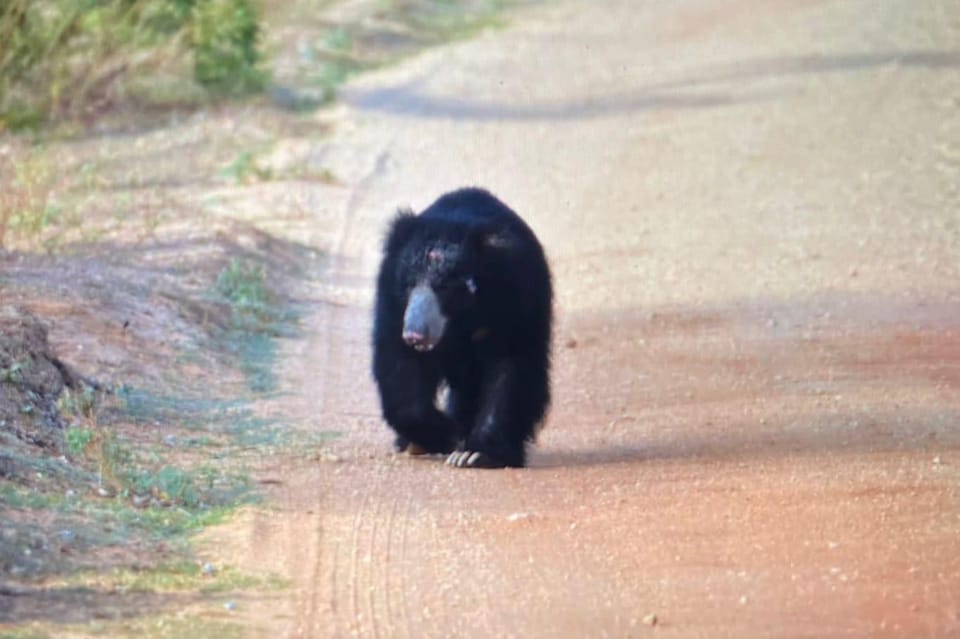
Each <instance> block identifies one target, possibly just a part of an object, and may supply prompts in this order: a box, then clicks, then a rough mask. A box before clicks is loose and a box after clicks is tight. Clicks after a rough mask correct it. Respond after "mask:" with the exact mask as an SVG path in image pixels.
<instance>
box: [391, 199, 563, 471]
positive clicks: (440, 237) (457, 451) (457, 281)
mask: <svg viewBox="0 0 960 639" xmlns="http://www.w3.org/2000/svg"><path fill="white" fill-rule="evenodd" d="M552 307H553V292H552V286H551V281H550V270H549V267H548V266H547V260H546V258H545V257H544V253H543V248H542V247H541V246H540V242H538V241H537V238H536V236H535V235H534V234H533V231H531V230H530V228H529V227H528V226H527V225H526V224H525V223H524V221H523V220H522V219H520V217H519V216H518V215H517V214H516V213H514V212H513V211H512V210H510V209H509V208H508V207H507V206H506V205H505V204H503V203H502V202H501V201H500V200H498V199H497V198H495V197H494V196H493V195H491V194H490V193H488V192H487V191H484V190H482V189H477V188H467V189H460V190H458V191H454V192H452V193H448V194H446V195H444V196H442V197H440V199H438V200H437V201H436V202H434V203H433V204H432V205H430V206H429V207H428V208H427V209H426V210H424V211H423V212H422V213H420V214H419V215H414V214H413V213H412V212H411V211H401V212H400V213H399V214H398V215H397V217H396V218H395V219H394V220H393V223H392V224H391V226H390V228H389V231H388V233H387V237H386V241H385V242H384V246H383V261H382V262H381V264H380V273H379V276H378V278H377V297H376V306H375V316H374V326H373V375H374V378H375V379H376V382H377V386H378V387H379V390H380V403H381V408H382V410H383V417H384V419H385V420H386V422H387V423H388V424H389V425H390V427H391V428H392V429H393V430H394V431H395V432H396V435H397V437H396V448H397V450H398V451H403V450H406V449H408V448H409V449H410V452H421V453H451V454H450V455H449V456H448V457H447V463H448V464H450V465H453V466H459V467H477V468H501V467H504V466H523V465H524V463H525V461H526V450H525V444H526V442H527V441H529V440H531V439H532V438H533V436H534V434H535V430H536V427H537V425H538V424H539V423H540V421H541V420H542V419H543V417H544V415H545V413H546V410H547V406H548V404H549V403H550V331H551V322H552ZM443 385H445V386H446V390H447V392H446V401H445V402H444V407H443V410H442V411H441V410H439V409H438V408H437V398H438V394H439V391H440V389H441V387H442V386H443Z"/></svg>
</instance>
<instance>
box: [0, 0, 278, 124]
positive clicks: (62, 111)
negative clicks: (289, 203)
mask: <svg viewBox="0 0 960 639" xmlns="http://www.w3.org/2000/svg"><path fill="white" fill-rule="evenodd" d="M260 36H261V25H260V18H259V14H258V11H257V4H256V3H255V2H254V0H138V1H131V0H97V1H94V2H90V1H88V2H75V1H73V0H8V1H7V2H6V3H4V4H0V130H3V129H4V128H7V129H13V130H17V129H23V128H32V127H36V126H38V125H39V124H41V123H42V122H44V121H45V120H47V119H49V118H51V117H57V116H68V117H75V116H79V115H82V114H84V113H87V112H89V111H90V110H91V109H96V108H98V105H102V104H103V103H106V102H109V101H111V100H114V99H116V98H117V97H118V96H119V95H122V94H123V93H124V91H123V89H127V91H128V92H135V91H136V88H137V87H138V86H148V85H150V84H151V82H149V81H147V80H148V79H150V78H153V79H160V80H163V79H169V78H176V80H177V81H176V82H175V83H173V84H174V85H193V86H196V87H200V88H202V89H203V91H205V92H206V93H207V94H209V95H211V96H224V95H226V96H235V95H242V94H246V93H251V92H256V91H259V90H261V89H262V88H263V87H264V85H265V83H266V80H267V74H266V71H265V70H264V68H263V56H262V53H261V50H260ZM131 78H136V79H137V80H139V82H130V79H131ZM152 84H154V86H156V84H157V82H153V83H152ZM131 90H132V91H131ZM181 93H185V92H181ZM149 96H150V94H149V93H147V94H146V97H149ZM140 97H141V98H142V97H144V96H143V95H141V96H140Z"/></svg>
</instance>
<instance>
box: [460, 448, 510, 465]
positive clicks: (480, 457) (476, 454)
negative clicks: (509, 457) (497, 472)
mask: <svg viewBox="0 0 960 639" xmlns="http://www.w3.org/2000/svg"><path fill="white" fill-rule="evenodd" d="M446 464H447V466H455V467H457V468H503V467H504V466H506V464H504V463H503V462H499V461H497V460H496V459H494V458H493V457H491V456H490V455H487V454H486V453H481V452H480V451H476V450H458V451H455V452H452V453H450V455H449V456H448V457H447V461H446Z"/></svg>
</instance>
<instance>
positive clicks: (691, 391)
mask: <svg viewBox="0 0 960 639" xmlns="http://www.w3.org/2000/svg"><path fill="white" fill-rule="evenodd" d="M344 97H345V101H346V104H347V106H346V108H345V109H344V110H343V112H342V113H341V114H340V116H339V118H340V119H339V122H338V131H339V132H338V133H337V134H336V135H335V136H334V137H333V138H332V139H331V140H330V142H329V143H328V144H326V145H325V146H323V147H322V148H318V149H316V150H315V156H316V157H318V158H321V160H322V161H323V162H325V163H327V164H328V165H329V166H331V167H333V169H334V172H335V173H336V174H337V175H339V176H342V177H343V178H344V179H345V181H346V183H347V184H348V187H347V188H344V189H342V190H341V191H340V196H339V199H338V198H337V197H332V198H331V197H327V196H321V195H317V196H315V197H314V196H313V195H311V194H310V193H307V194H306V196H307V197H308V198H311V200H310V201H311V202H312V204H313V207H312V208H313V209H314V210H315V211H316V222H315V227H314V231H313V232H314V233H315V234H316V237H317V238H319V241H321V242H323V243H325V244H326V245H327V247H328V248H329V249H330V252H331V257H330V261H329V268H328V276H329V277H328V278H327V279H326V280H325V283H324V285H322V286H321V287H319V288H318V290H316V291H313V292H312V294H313V295H315V297H316V299H317V300H319V302H318V304H317V305H316V312H315V313H314V314H313V315H312V316H311V317H310V318H309V320H308V328H309V334H310V337H309V339H308V340H307V342H306V343H304V344H302V345H301V347H300V349H299V350H297V351H296V352H291V353H289V355H290V357H289V358H288V364H287V371H286V379H287V384H288V386H289V388H290V389H291V390H292V393H291V395H290V396H287V397H284V398H282V399H280V400H278V401H277V403H276V404H275V405H274V406H272V407H271V409H272V410H277V411H279V412H282V413H284V414H286V415H288V416H291V417H292V418H296V419H301V420H304V421H305V422H306V423H308V424H310V425H311V426H312V427H315V428H317V429H322V430H335V431H340V432H342V436H341V437H340V438H339V439H337V440H336V441H335V442H333V443H332V445H331V451H332V454H333V455H335V456H336V457H335V458H331V459H328V460H326V461H323V460H321V461H318V462H314V463H310V464H304V463H293V462H289V461H287V460H276V463H275V465H274V467H272V468H271V469H268V470H269V472H271V473H273V476H274V477H277V478H279V479H280V480H281V481H282V484H281V485H280V487H279V488H278V490H277V493H276V495H275V497H276V499H275V502H274V506H273V507H272V508H269V509H265V510H264V511H262V512H258V513H253V514H250V515H249V516H248V517H246V518H245V519H243V520H242V521H241V522H239V523H238V524H236V525H235V526H232V527H231V528H230V529H228V530H224V531H219V532H218V533H217V537H216V538H215V539H214V543H212V544H211V552H214V551H216V552H221V553H225V554H227V555H229V557H230V558H231V561H232V562H233V563H236V562H237V561H240V562H241V563H246V564H247V565H248V566H253V567H261V568H264V569H269V570H273V571H277V572H281V573H283V574H286V575H288V576H289V577H290V579H291V580H292V583H293V587H292V588H291V590H290V591H289V592H285V593H281V594H279V595H277V598H276V599H273V600H269V601H259V602H249V604H248V605H245V606H241V610H240V612H239V613H238V614H241V615H246V622H247V623H248V624H249V627H250V629H251V633H252V634H258V633H262V634H264V635H270V636H290V637H345V636H360V637H454V636H458V637H459V636H484V637H509V636H516V637H532V636H543V637H558V636H562V637H605V636H609V637H628V636H635V637H641V636H646V635H651V636H653V635H658V636H664V637H673V636H676V637H700V636H702V637H761V636H763V637H769V636H778V637H837V636H852V637H857V636H862V637H867V636H870V637H883V636H891V637H894V636H896V637H947V636H960V186H958V185H960V13H958V12H957V6H956V3H955V2H951V1H950V0H943V1H939V2H938V1H934V0H921V1H917V2H876V1H875V0H844V1H842V2H841V1H833V2H830V1H816V0H808V1H804V2H796V1H786V0H784V1H780V2H766V1H763V2H761V1H760V0H734V1H730V2H714V1H706V0H681V1H679V2H635V1H633V0H620V1H614V0H611V1H603V2H599V1H598V2H579V3H578V2H573V3H566V4H561V5H559V6H553V7H549V8H546V9H537V10H534V11H531V12H529V13H528V14H524V15H522V16H521V17H520V18H518V19H517V20H516V21H515V23H514V24H513V26H512V27H511V28H509V29H506V30H504V31H500V32H495V33H492V34H488V35H485V36H483V37H480V38H478V39H476V40H474V41H472V42H468V43H465V44H461V45H457V46H453V47H450V48H446V49H443V50H436V51H433V52H431V53H428V54H427V55H424V56H421V57H419V58H417V59H416V60H414V61H412V62H411V63H409V64H405V65H403V66H402V67H399V68H395V69H392V70H389V71H386V72H383V73H380V74H376V75H372V76H367V77H365V78H364V79H362V80H361V81H360V82H358V83H355V84H353V85H351V86H350V88H349V89H348V90H347V91H346V94H345V96H344ZM463 184H481V185H485V186H488V187H489V188H491V189H492V190H494V191H495V192H496V193H497V194H499V195H500V196H501V197H502V198H503V199H504V200H505V201H507V202H508V203H510V204H511V205H512V206H514V207H515V208H516V209H517V210H518V211H520V212H521V213H522V214H523V215H525V216H526V217H527V218H528V219H529V221H530V223H531V225H532V226H533V227H534V229H535V230H536V231H537V232H538V233H539V235H540V237H541V239H542V240H543V242H544V244H545V246H546V247H547V249H548V253H549V257H550V259H551V263H552V267H553V269H554V275H555V279H556V289H557V294H558V303H557V316H558V327H557V332H556V339H555V371H556V374H555V385H554V387H555V397H556V402H555V404H554V408H553V411H552V413H551V415H550V418H549V421H548V423H547V426H546V428H545V429H544V431H543V432H542V435H541V438H540V442H539V445H538V447H537V448H536V450H535V452H534V454H533V455H532V462H531V468H529V469H524V470H507V471H495V472H484V471H463V470H453V469H450V468H447V467H445V466H443V465H442V464H440V463H439V462H438V461H436V460H415V459H410V458H408V457H405V456H396V455H392V454H390V452H389V443H390V437H389V436H388V433H387V431H386V429H385V428H384V426H383V425H382V424H381V422H380V421H379V418H378V414H377V409H376V399H375V395H374V389H373V386H372V383H371V381H370V377H369V373H368V360H369V353H368V345H367V341H368V338H367V334H368V330H369V304H370V299H371V296H372V289H371V284H372V275H373V272H374V270H375V268H376V263H377V258H378V256H377V251H378V245H379V237H380V234H381V232H382V228H383V223H384V221H385V220H386V219H387V217H388V216H389V215H390V213H391V208H392V207H394V206H396V205H401V204H410V205H412V206H414V207H422V206H424V205H426V204H427V203H429V202H430V201H431V200H432V199H433V198H434V197H435V196H436V195H438V194H439V193H441V192H443V191H444V190H447V189H449V188H452V187H455V186H459V185H463ZM305 188H307V187H305ZM328 191H329V189H328ZM648 614H655V615H656V617H657V625H656V626H655V627H650V626H648V625H646V624H645V623H644V617H645V616H646V615H648ZM648 621H649V619H648Z"/></svg>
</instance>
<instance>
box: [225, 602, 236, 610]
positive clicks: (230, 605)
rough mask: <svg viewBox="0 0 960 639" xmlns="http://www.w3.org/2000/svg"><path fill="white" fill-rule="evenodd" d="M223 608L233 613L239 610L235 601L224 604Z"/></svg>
mask: <svg viewBox="0 0 960 639" xmlns="http://www.w3.org/2000/svg"><path fill="white" fill-rule="evenodd" d="M223 607H224V608H226V609H227V610H229V611H231V612H233V611H234V610H236V609H237V604H236V603H235V602H233V601H228V602H227V603H225V604H223Z"/></svg>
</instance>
